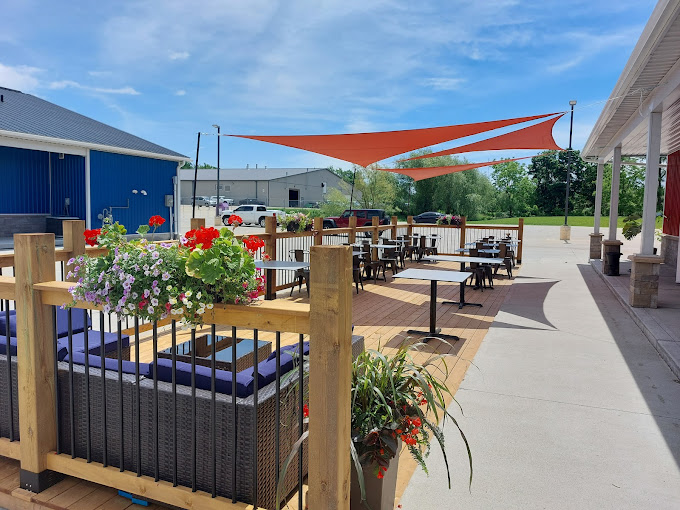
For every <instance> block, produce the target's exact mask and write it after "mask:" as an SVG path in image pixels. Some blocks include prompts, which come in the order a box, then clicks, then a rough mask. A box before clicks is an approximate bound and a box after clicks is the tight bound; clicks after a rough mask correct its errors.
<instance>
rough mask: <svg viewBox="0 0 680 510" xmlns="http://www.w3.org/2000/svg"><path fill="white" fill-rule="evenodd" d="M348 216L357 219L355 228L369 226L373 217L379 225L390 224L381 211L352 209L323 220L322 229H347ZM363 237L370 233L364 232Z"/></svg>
mask: <svg viewBox="0 0 680 510" xmlns="http://www.w3.org/2000/svg"><path fill="white" fill-rule="evenodd" d="M350 216H356V217H357V227H365V226H366V225H371V223H372V222H373V217H374V216H377V217H378V218H379V221H378V224H379V225H388V224H389V222H390V220H389V217H388V216H387V213H386V212H385V211H384V210H383V209H352V210H351V211H350V210H349V209H347V210H346V211H345V212H343V213H342V214H341V215H340V216H337V217H329V218H324V219H323V228H347V227H349V218H350ZM381 234H382V232H381ZM364 235H367V236H370V235H371V233H370V232H365V233H364Z"/></svg>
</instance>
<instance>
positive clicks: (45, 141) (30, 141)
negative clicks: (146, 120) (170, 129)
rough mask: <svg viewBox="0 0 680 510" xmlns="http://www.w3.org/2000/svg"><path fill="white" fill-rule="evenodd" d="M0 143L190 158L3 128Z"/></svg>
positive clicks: (181, 159)
mask: <svg viewBox="0 0 680 510" xmlns="http://www.w3.org/2000/svg"><path fill="white" fill-rule="evenodd" d="M0 145H4V146H8V147H18V148H20V149H31V150H39V151H47V152H63V153H65V154H75V155H78V156H85V155H86V154H87V150H88V149H89V150H96V151H102V152H113V153H116V154H125V155H128V156H140V157H143V158H151V159H163V160H166V161H177V162H178V163H180V162H185V161H190V159H189V158H187V157H185V156H170V155H167V154H157V153H153V152H145V151H138V150H134V149H124V148H120V147H112V146H110V145H101V144H96V143H87V142H78V141H75V140H63V139H61V138H52V137H49V136H40V135H32V134H28V133H18V132H15V131H4V130H0Z"/></svg>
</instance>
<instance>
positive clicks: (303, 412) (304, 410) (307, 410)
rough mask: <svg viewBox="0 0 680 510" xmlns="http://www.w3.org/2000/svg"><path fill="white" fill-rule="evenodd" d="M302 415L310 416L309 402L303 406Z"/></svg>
mask: <svg viewBox="0 0 680 510" xmlns="http://www.w3.org/2000/svg"><path fill="white" fill-rule="evenodd" d="M302 416H304V417H305V418H309V406H308V405H307V404H305V405H303V406H302Z"/></svg>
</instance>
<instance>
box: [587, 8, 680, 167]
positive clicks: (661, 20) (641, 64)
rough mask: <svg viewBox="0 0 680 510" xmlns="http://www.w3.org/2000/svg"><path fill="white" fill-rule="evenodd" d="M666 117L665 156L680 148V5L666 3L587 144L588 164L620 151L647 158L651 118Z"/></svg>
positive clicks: (635, 51) (656, 12) (645, 32)
mask: <svg viewBox="0 0 680 510" xmlns="http://www.w3.org/2000/svg"><path fill="white" fill-rule="evenodd" d="M651 112H663V115H662V119H663V120H662V128H661V132H662V139H661V153H662V154H663V155H666V154H669V153H672V152H675V151H676V150H679V149H680V0H660V1H659V3H658V4H657V5H656V7H655V9H654V11H653V12H652V15H651V16H650V18H649V21H648V22H647V25H646V26H645V28H644V30H643V32H642V35H641V36H640V39H639V40H638V42H637V44H636V45H635V48H634V49H633V52H632V53H631V56H630V58H629V59H628V62H627V64H626V66H625V67H624V69H623V72H622V73H621V76H619V79H618V81H617V82H616V86H615V87H614V90H613V91H612V93H611V95H610V96H609V100H608V101H607V103H606V104H605V106H604V108H603V109H602V113H601V114H600V117H599V118H598V119H597V122H596V123H595V126H594V127H593V130H592V132H591V133H590V136H589V137H588V140H587V141H586V144H585V146H584V148H583V150H582V151H581V155H582V157H583V159H586V160H589V161H607V160H608V159H609V158H610V157H611V154H612V151H613V150H614V147H617V146H619V145H620V146H621V153H622V154H623V155H628V156H640V155H645V154H646V150H647V126H648V122H647V119H648V117H649V114H650V113H651Z"/></svg>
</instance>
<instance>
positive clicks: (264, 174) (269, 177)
mask: <svg viewBox="0 0 680 510" xmlns="http://www.w3.org/2000/svg"><path fill="white" fill-rule="evenodd" d="M320 170H326V171H328V169H327V168H221V169H220V180H222V181H273V180H276V179H282V178H284V177H287V176H293V175H300V174H305V173H310V172H318V171H320ZM179 178H180V180H182V181H193V180H194V170H193V169H183V170H180V172H179ZM198 180H199V181H216V180H217V169H215V168H203V169H202V168H199V169H198Z"/></svg>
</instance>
